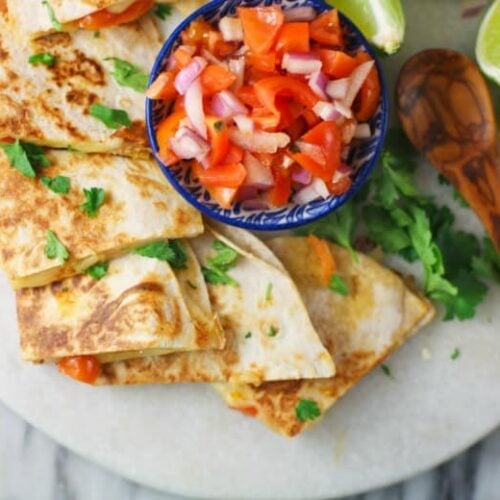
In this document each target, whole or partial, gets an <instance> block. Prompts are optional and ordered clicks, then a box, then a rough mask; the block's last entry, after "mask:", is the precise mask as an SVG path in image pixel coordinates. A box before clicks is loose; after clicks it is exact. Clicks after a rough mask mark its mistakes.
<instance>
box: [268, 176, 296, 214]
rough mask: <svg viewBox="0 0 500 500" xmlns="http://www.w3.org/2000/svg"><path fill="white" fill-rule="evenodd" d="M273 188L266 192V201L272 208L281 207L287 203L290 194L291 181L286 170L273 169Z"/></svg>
mask: <svg viewBox="0 0 500 500" xmlns="http://www.w3.org/2000/svg"><path fill="white" fill-rule="evenodd" d="M273 174H274V186H273V187H272V188H271V189H270V190H269V191H268V192H267V199H268V201H269V203H270V204H271V205H272V206H273V207H282V206H283V205H286V204H287V203H288V200H289V199H290V195H291V194H292V179H291V177H290V173H289V172H288V170H286V169H284V168H282V167H276V168H273Z"/></svg>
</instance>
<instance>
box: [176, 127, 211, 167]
mask: <svg viewBox="0 0 500 500" xmlns="http://www.w3.org/2000/svg"><path fill="white" fill-rule="evenodd" d="M169 144H170V147H171V148H172V151H173V152H174V153H175V154H176V156H178V157H179V158H180V159H181V160H191V159H193V158H196V159H197V160H199V161H202V160H203V159H204V158H205V157H206V155H207V154H208V152H209V151H210V146H209V145H208V144H207V143H206V142H205V141H204V140H203V139H202V138H201V137H200V136H198V135H196V134H195V133H194V132H193V131H192V130H190V129H188V128H187V127H181V128H180V129H179V130H178V131H177V133H176V134H175V135H174V136H173V137H172V138H171V139H170V141H169Z"/></svg>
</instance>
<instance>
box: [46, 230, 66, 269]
mask: <svg viewBox="0 0 500 500" xmlns="http://www.w3.org/2000/svg"><path fill="white" fill-rule="evenodd" d="M45 255H46V257H47V258H49V259H58V260H60V261H61V262H65V261H67V260H68V259H69V252H68V250H67V249H66V247H65V246H64V245H63V244H62V243H61V242H60V241H59V239H58V238H57V236H56V234H55V233H54V232H53V231H47V245H46V246H45Z"/></svg>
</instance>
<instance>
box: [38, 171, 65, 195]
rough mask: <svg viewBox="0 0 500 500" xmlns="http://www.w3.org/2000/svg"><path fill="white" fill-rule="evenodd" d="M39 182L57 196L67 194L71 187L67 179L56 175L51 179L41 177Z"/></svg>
mask: <svg viewBox="0 0 500 500" xmlns="http://www.w3.org/2000/svg"><path fill="white" fill-rule="evenodd" d="M40 182H41V183H42V184H43V185H44V186H46V187H48V188H49V189H50V190H51V191H53V192H54V193H57V194H68V193H69V189H70V185H71V181H70V179H69V177H65V176H64V175H57V176H56V177H53V178H52V179H51V178H50V177H42V178H41V179H40Z"/></svg>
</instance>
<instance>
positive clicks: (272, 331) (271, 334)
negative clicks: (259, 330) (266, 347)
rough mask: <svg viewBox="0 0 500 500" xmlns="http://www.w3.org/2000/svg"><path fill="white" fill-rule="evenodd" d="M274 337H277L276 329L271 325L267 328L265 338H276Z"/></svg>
mask: <svg viewBox="0 0 500 500" xmlns="http://www.w3.org/2000/svg"><path fill="white" fill-rule="evenodd" d="M276 335H278V329H277V328H276V327H275V326H274V325H271V326H270V327H269V330H268V332H267V336H268V337H276Z"/></svg>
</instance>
